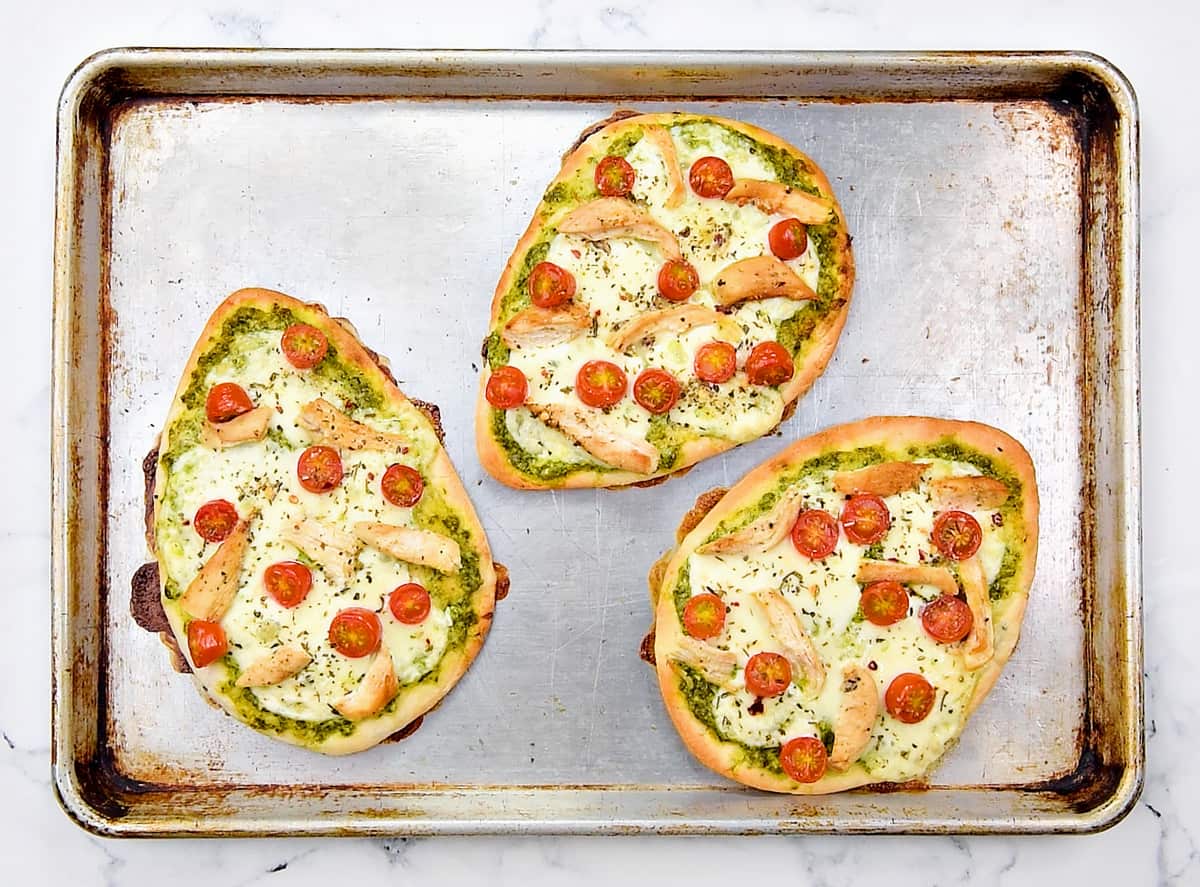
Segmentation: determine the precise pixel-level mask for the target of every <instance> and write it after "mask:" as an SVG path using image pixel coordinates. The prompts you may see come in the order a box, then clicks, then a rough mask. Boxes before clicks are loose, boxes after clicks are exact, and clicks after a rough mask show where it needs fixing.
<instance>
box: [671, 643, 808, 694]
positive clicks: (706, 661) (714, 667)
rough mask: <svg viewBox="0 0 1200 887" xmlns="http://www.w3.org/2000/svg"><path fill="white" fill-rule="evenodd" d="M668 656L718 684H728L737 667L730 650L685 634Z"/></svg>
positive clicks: (734, 657)
mask: <svg viewBox="0 0 1200 887" xmlns="http://www.w3.org/2000/svg"><path fill="white" fill-rule="evenodd" d="M669 656H670V658H671V660H672V661H674V662H679V663H682V664H683V665H687V666H689V667H691V668H694V669H696V671H698V672H700V674H702V675H703V676H704V679H705V680H706V681H708V682H709V683H713V684H716V685H718V686H725V685H726V684H728V683H729V679H730V677H732V676H733V671H734V669H735V668H737V657H736V656H735V655H734V654H733V653H732V652H731V651H729V650H722V649H721V648H719V647H717V646H714V645H713V644H710V643H708V642H707V641H701V640H697V639H696V638H693V637H689V636H688V635H686V634H685V635H680V636H679V639H678V640H677V641H676V647H675V649H674V650H672V651H671V652H670V654H669ZM785 664H786V663H785Z"/></svg>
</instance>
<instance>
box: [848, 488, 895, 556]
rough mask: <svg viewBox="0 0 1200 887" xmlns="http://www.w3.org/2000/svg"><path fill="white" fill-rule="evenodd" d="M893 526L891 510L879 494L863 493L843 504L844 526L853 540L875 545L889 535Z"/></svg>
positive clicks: (849, 537)
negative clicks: (888, 532)
mask: <svg viewBox="0 0 1200 887" xmlns="http://www.w3.org/2000/svg"><path fill="white" fill-rule="evenodd" d="M891 526H892V515H891V512H889V511H888V507H887V503H885V502H884V501H883V500H882V499H880V498H879V497H878V496H874V495H871V494H869V493H861V494H859V495H857V496H853V497H851V499H850V500H849V501H848V502H847V503H846V504H845V505H844V506H842V527H843V528H844V529H845V531H846V538H847V539H849V540H850V541H851V542H857V543H858V544H859V545H873V544H874V543H876V542H878V541H879V540H880V539H882V538H883V537H884V536H886V535H887V531H888V529H889V528H890V527H891Z"/></svg>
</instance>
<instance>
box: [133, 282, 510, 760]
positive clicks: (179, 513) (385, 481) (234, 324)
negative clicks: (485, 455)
mask: <svg viewBox="0 0 1200 887" xmlns="http://www.w3.org/2000/svg"><path fill="white" fill-rule="evenodd" d="M434 419H436V413H431V411H430V408H429V407H428V405H423V404H419V403H418V402H413V401H410V400H408V399H407V398H406V397H405V396H404V395H403V394H401V392H400V390H399V389H398V388H397V387H396V385H395V382H394V381H393V380H392V378H391V375H390V373H389V372H388V371H387V369H386V366H385V365H384V364H383V363H382V360H381V359H380V358H378V356H377V355H375V354H374V353H373V352H370V351H368V350H367V349H366V348H365V347H364V346H363V345H362V344H361V343H360V342H359V341H358V338H357V336H356V335H355V334H354V332H353V330H352V328H351V327H350V326H349V324H348V323H346V322H345V321H342V320H335V319H333V318H330V317H329V315H328V314H326V312H325V311H324V310H323V309H322V308H321V307H320V306H317V305H311V304H305V303H302V302H299V301H297V300H295V299H292V298H289V297H288V296H285V295H283V294H281V293H276V292H271V291H269V290H263V289H246V290H240V291H238V292H236V293H234V294H233V295H232V296H230V297H229V298H228V299H227V300H226V301H225V302H224V303H223V304H222V305H221V306H220V307H219V308H218V309H217V310H216V312H215V313H214V314H213V316H212V318H211V319H210V320H209V322H208V325H207V326H205V328H204V330H203V331H202V332H201V334H200V338H199V341H198V342H197V344H196V347H195V349H194V350H193V352H192V355H191V359H190V360H189V361H188V364H187V366H186V368H185V369H184V372H183V379H182V381H181V382H180V385H179V388H178V391H177V393H176V395H175V399H174V401H173V402H172V405H171V411H170V414H169V415H168V417H167V421H166V424H165V426H164V429H163V432H162V436H161V439H160V446H159V451H158V457H157V461H156V464H155V466H154V469H155V474H154V479H153V515H152V522H151V525H150V527H149V533H148V535H149V539H150V542H151V545H152V548H153V550H154V553H155V555H156V558H157V562H158V574H159V580H160V594H161V598H160V600H161V605H162V610H163V612H164V613H165V617H166V622H167V623H169V628H170V631H171V632H172V634H173V637H174V640H175V641H176V643H177V645H178V648H179V649H180V651H181V652H182V654H183V656H184V658H185V661H186V666H187V667H189V668H190V670H191V671H192V672H193V674H194V676H195V680H196V683H197V684H198V685H199V688H200V689H201V691H202V692H203V693H204V694H205V695H207V696H208V697H210V698H211V699H212V700H213V701H215V702H216V703H218V704H219V705H220V706H222V707H223V708H225V709H226V710H227V711H228V712H229V713H230V714H232V715H233V716H234V717H236V718H237V719H238V720H240V721H242V722H244V723H245V724H248V725H249V726H251V727H253V728H254V729H255V730H258V731H259V732H261V733H264V734H266V735H268V736H270V737H272V738H275V739H280V740H283V741H285V742H290V743H292V744H295V745H300V746H304V747H306V748H310V749H313V750H315V751H319V752H324V753H326V754H345V753H349V752H355V751H359V750H361V749H365V748H368V747H370V746H372V745H375V744H376V743H378V742H380V741H381V740H383V739H384V738H385V737H388V736H389V735H391V734H394V733H396V732H397V731H399V730H400V729H401V728H403V727H405V726H406V725H408V724H410V723H411V722H413V721H414V720H415V719H417V718H419V717H420V716H421V715H422V714H423V713H424V712H426V711H428V710H429V709H430V708H431V707H433V706H434V705H436V704H437V703H438V702H439V700H441V698H442V697H443V696H444V695H445V694H446V692H447V691H449V690H450V688H451V687H452V686H453V685H454V684H455V682H456V681H457V680H458V679H459V678H460V677H461V676H462V674H463V672H464V671H465V670H466V668H467V666H468V665H469V664H470V662H471V660H472V659H473V658H474V657H475V655H476V654H477V653H478V652H479V649H480V647H481V645H482V644H483V640H484V637H485V635H486V634H487V631H488V627H489V626H490V624H491V620H492V611H493V608H494V605H495V593H496V569H495V567H494V565H493V563H492V557H491V553H490V552H489V549H488V543H487V539H486V538H485V536H484V533H483V529H482V527H481V526H480V524H479V520H478V518H477V517H476V515H475V511H474V509H473V508H472V506H471V502H470V500H469V499H468V498H467V494H466V492H465V491H464V489H463V486H462V483H461V482H460V481H459V478H458V476H457V475H456V474H455V471H454V467H453V466H452V465H451V464H450V459H449V457H448V456H447V455H446V451H445V450H444V449H443V447H442V444H441V441H440V439H439V434H440V427H437V426H435V422H434V421H433V420H434ZM135 595H136V589H135ZM135 611H136V601H135Z"/></svg>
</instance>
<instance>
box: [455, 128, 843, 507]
mask: <svg viewBox="0 0 1200 887" xmlns="http://www.w3.org/2000/svg"><path fill="white" fill-rule="evenodd" d="M608 119H609V120H610V121H611V122H608V123H603V125H598V126H597V125H593V126H590V127H588V128H587V129H585V130H584V133H583V135H582V137H581V139H580V141H579V142H578V143H577V144H576V147H575V148H574V149H573V150H571V151H570V152H568V153H567V154H566V155H565V156H564V158H563V165H562V168H561V169H560V170H559V173H558V175H557V176H555V177H554V179H553V180H552V181H551V182H550V183H549V184H548V185H547V186H546V188H547V190H549V189H550V188H552V187H554V185H556V184H558V183H559V182H562V181H565V180H567V179H569V178H571V177H572V176H573V175H574V174H575V173H576V172H578V171H579V169H580V168H581V167H582V166H583V165H584V164H585V163H586V162H587V160H588V158H589V157H590V156H591V153H592V150H591V145H592V144H594V142H593V140H594V139H599V138H607V137H609V136H612V135H615V134H617V133H619V132H620V130H621V129H623V128H627V127H634V126H651V125H655V124H658V125H669V124H672V123H678V122H680V121H682V120H712V121H716V122H718V123H720V124H722V125H724V126H728V127H730V128H731V129H736V130H738V131H740V132H743V133H745V134H746V135H748V136H750V137H751V138H754V139H756V140H758V141H760V142H763V143H766V144H768V145H771V146H773V147H776V148H780V149H782V150H784V151H787V152H788V153H789V154H792V155H794V156H796V157H798V158H800V159H801V160H803V161H804V162H805V163H806V164H807V165H808V166H809V168H810V169H811V174H812V178H813V180H814V182H816V184H817V187H818V189H819V190H820V191H821V193H822V195H824V196H826V197H828V198H829V199H830V200H831V201H832V202H833V207H834V211H835V212H836V214H837V216H838V219H839V220H840V223H841V224H840V225H839V226H838V228H837V235H836V238H835V252H836V254H837V255H838V256H839V257H840V260H841V262H842V265H841V269H842V274H841V288H840V290H839V291H838V294H837V296H836V298H838V299H841V300H842V303H843V304H842V306H841V308H839V309H838V310H836V311H832V312H830V313H829V314H828V315H826V317H825V318H824V320H823V321H822V322H821V323H820V324H819V325H818V326H817V328H816V329H814V330H813V334H812V338H811V339H810V344H809V350H808V353H807V354H806V355H805V357H804V360H803V362H802V363H801V364H799V365H798V366H797V372H796V373H795V375H794V376H793V377H792V379H791V381H789V382H788V384H787V385H786V386H784V387H783V388H782V389H781V390H780V394H781V395H782V396H783V404H784V412H783V418H782V419H781V422H782V421H786V419H787V418H788V416H789V415H790V414H789V413H788V411H787V408H788V407H789V406H790V405H792V404H794V403H795V401H796V400H797V399H798V398H800V397H801V396H803V395H804V394H805V393H806V392H807V391H808V390H809V389H810V388H811V387H812V386H813V384H814V383H815V382H816V380H817V379H818V378H819V377H820V375H821V373H823V372H824V371H825V367H826V366H828V364H829V361H830V359H832V357H833V352H834V350H835V349H836V348H837V343H838V340H839V339H840V338H841V334H842V328H843V327H844V326H845V324H846V317H847V315H848V314H849V311H850V297H851V292H852V291H853V288H854V257H853V255H852V254H851V252H850V235H849V233H848V231H847V229H846V219H845V214H844V212H843V211H842V207H841V204H840V203H839V202H838V200H837V196H836V195H835V194H834V193H833V187H832V185H830V183H829V179H828V177H827V176H826V175H825V173H824V171H823V170H822V169H821V168H820V167H819V166H818V165H817V164H816V163H815V162H814V161H813V159H812V158H811V157H809V156H808V155H807V154H805V153H804V152H802V151H800V150H799V149H798V148H796V147H795V146H794V145H791V144H789V143H788V142H785V141H784V140H783V139H781V138H780V137H779V136H777V135H775V134H774V133H770V132H767V131H766V130H764V129H760V128H758V127H757V126H754V125H752V124H749V123H743V122H741V121H738V120H731V119H729V118H725V117H718V116H715V115H710V114H691V113H674V112H664V113H657V114H638V113H636V112H630V111H628V110H618V111H617V112H614V114H613V115H611V117H610V118H608ZM538 206H539V207H540V206H541V201H539V202H538ZM546 221H547V220H546V219H544V218H542V217H541V216H540V215H539V214H538V212H537V211H536V210H535V211H534V215H533V219H532V220H531V221H530V223H529V227H528V228H526V229H525V233H524V234H523V235H521V239H520V240H518V241H517V245H516V247H514V249H513V252H512V255H511V256H510V257H509V259H508V261H507V262H506V263H505V266H504V271H503V273H502V274H501V275H500V281H499V283H497V285H496V291H495V293H494V294H493V296H492V307H491V313H490V315H489V319H488V329H489V330H490V329H492V328H493V327H494V326H495V325H496V322H497V320H498V319H499V317H500V309H501V304H502V302H503V300H504V294H505V293H507V292H508V290H509V287H511V286H512V282H513V279H514V278H515V277H516V275H517V273H518V269H519V268H520V266H521V263H522V262H523V261H524V258H525V253H526V252H527V251H528V250H529V248H530V247H531V246H533V244H534V242H535V241H536V240H537V238H538V235H539V234H540V233H541V230H542V228H543V227H544V225H545V224H546ZM490 370H491V368H490V367H489V366H488V362H487V360H486V358H485V359H484V361H483V363H482V366H481V369H480V374H479V396H478V399H477V401H476V410H475V445H476V451H477V452H478V454H479V461H480V462H481V463H482V465H483V467H484V469H485V470H486V471H487V472H488V473H489V474H490V475H492V477H494V478H496V480H498V481H500V482H501V483H503V484H505V485H507V486H510V487H514V488H516V489H522V490H548V489H581V488H595V487H619V486H629V485H632V484H635V483H638V482H640V481H645V480H649V479H651V478H658V477H662V478H669V477H670V476H671V475H673V474H676V473H679V472H680V470H681V469H685V468H690V467H691V466H693V465H695V464H696V463H698V462H702V461H703V460H705V459H708V458H711V457H712V456H717V455H720V454H721V453H723V452H725V451H726V450H729V449H732V448H733V447H735V446H737V444H735V443H733V442H731V441H724V440H719V439H717V438H700V439H698V440H692V441H688V442H687V443H685V444H684V445H683V446H682V447H681V449H680V455H679V460H678V462H677V463H676V464H675V465H674V466H672V467H671V468H670V469H668V470H665V471H660V472H656V473H655V474H635V473H633V472H630V471H603V472H602V471H580V472H575V473H573V474H571V475H568V476H567V477H565V478H561V479H559V480H555V481H539V480H537V479H535V478H531V477H528V476H526V475H524V474H521V473H520V472H519V471H517V470H516V469H515V468H514V467H513V466H512V464H511V463H510V462H509V460H508V458H507V457H506V456H505V453H504V449H503V448H502V447H501V446H500V445H499V443H498V442H497V441H496V439H495V437H494V436H493V435H492V431H491V421H490V418H491V407H490V406H489V404H488V403H487V400H486V398H485V397H484V389H485V387H486V385H487V379H488V375H489V373H490Z"/></svg>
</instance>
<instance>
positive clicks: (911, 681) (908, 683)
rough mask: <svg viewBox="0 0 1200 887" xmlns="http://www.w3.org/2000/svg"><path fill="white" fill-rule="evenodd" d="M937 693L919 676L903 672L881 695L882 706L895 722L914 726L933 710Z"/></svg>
mask: <svg viewBox="0 0 1200 887" xmlns="http://www.w3.org/2000/svg"><path fill="white" fill-rule="evenodd" d="M936 698H937V693H936V692H935V691H934V689H933V685H932V684H930V683H929V681H927V680H925V678H923V677H921V676H920V675H919V674H913V673H912V672H910V671H909V672H905V673H904V674H902V675H898V676H897V677H896V678H895V680H893V681H892V682H891V683H890V684H888V688H887V692H885V693H884V694H883V704H884V706H885V707H886V708H887V710H888V714H890V715H891V716H892V717H893V718H895V719H896V720H897V721H900V722H901V723H904V724H916V723H919V722H921V721H923V720H925V717H926V716H927V715H928V714H929V712H931V711H932V710H933V703H934V701H935V700H936Z"/></svg>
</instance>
